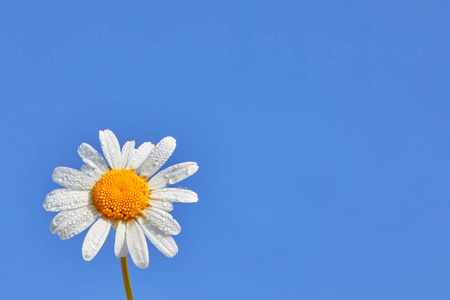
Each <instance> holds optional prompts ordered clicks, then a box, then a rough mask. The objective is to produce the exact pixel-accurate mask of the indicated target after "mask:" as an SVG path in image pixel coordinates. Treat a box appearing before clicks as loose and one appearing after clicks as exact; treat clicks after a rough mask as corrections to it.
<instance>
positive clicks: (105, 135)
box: [99, 129, 122, 170]
mask: <svg viewBox="0 0 450 300" xmlns="http://www.w3.org/2000/svg"><path fill="white" fill-rule="evenodd" d="M99 138H100V144H101V145H102V149H103V154H104V155H105V157H106V160H107V161H108V163H109V165H110V166H111V168H112V169H114V170H120V169H121V168H122V162H121V160H122V153H121V152H120V145H119V141H118V140H117V138H116V136H115V135H114V133H113V132H112V131H111V130H109V129H106V130H104V131H101V130H100V133H99Z"/></svg>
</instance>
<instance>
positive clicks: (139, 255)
mask: <svg viewBox="0 0 450 300" xmlns="http://www.w3.org/2000/svg"><path fill="white" fill-rule="evenodd" d="M126 239H127V245H128V250H129V251H130V256H131V259H132V260H133V262H134V263H135V264H136V266H138V268H141V269H145V268H147V267H148V249H147V241H146V240H145V236H144V232H143V231H142V228H141V226H140V225H139V224H138V223H137V222H136V221H135V220H134V219H131V220H129V221H128V224H127V233H126Z"/></svg>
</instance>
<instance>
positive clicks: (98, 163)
mask: <svg viewBox="0 0 450 300" xmlns="http://www.w3.org/2000/svg"><path fill="white" fill-rule="evenodd" d="M78 154H79V155H80V157H81V159H82V160H83V161H84V162H85V163H86V164H88V165H89V166H91V167H92V168H94V169H99V170H100V171H101V174H104V173H106V172H108V170H109V168H108V165H107V164H106V161H105V160H104V159H103V157H102V155H101V154H100V153H98V151H97V150H95V149H94V147H92V146H91V145H89V144H86V143H83V144H81V145H80V147H78Z"/></svg>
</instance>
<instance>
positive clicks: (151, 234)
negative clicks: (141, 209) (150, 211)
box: [139, 218, 178, 257]
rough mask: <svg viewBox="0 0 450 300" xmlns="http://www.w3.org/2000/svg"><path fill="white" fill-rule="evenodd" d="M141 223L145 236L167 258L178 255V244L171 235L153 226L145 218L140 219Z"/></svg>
mask: <svg viewBox="0 0 450 300" xmlns="http://www.w3.org/2000/svg"><path fill="white" fill-rule="evenodd" d="M139 223H140V224H141V226H142V230H143V231H144V234H145V236H146V237H147V238H148V239H149V240H150V242H151V243H152V244H153V245H155V247H156V248H157V249H158V250H159V251H161V252H162V253H163V254H164V255H165V256H167V257H174V256H175V254H177V253H178V247H177V244H176V243H175V241H174V239H173V238H172V237H171V236H170V235H168V234H165V233H164V232H162V231H161V230H159V229H158V228H156V227H154V226H152V225H151V224H150V222H149V221H148V220H146V219H145V218H139Z"/></svg>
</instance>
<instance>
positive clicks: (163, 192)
mask: <svg viewBox="0 0 450 300" xmlns="http://www.w3.org/2000/svg"><path fill="white" fill-rule="evenodd" d="M150 199H156V200H162V201H171V202H183V203H192V202H197V201H198V196H197V194H196V193H195V192H193V191H191V190H187V189H178V188H163V189H158V190H153V191H151V193H150Z"/></svg>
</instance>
